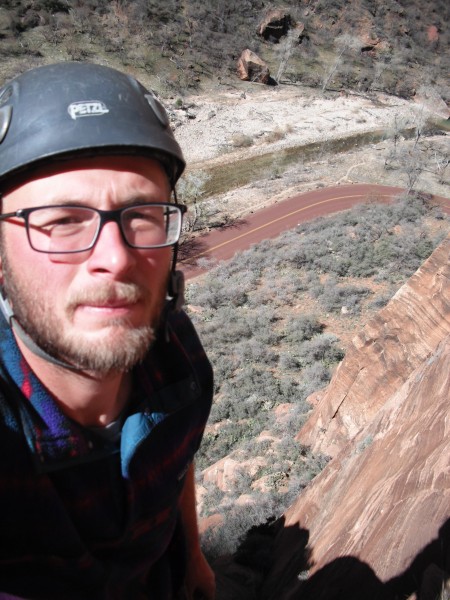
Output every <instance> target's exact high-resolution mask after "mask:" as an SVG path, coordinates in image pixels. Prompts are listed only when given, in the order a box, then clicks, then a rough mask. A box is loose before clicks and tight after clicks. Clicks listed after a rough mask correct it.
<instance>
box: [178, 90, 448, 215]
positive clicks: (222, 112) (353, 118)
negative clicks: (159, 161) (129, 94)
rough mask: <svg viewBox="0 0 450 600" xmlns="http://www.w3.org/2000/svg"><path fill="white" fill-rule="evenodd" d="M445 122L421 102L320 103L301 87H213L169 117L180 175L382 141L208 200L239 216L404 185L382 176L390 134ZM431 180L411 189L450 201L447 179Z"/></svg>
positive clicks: (396, 176) (359, 99) (339, 99)
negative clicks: (376, 134)
mask: <svg viewBox="0 0 450 600" xmlns="http://www.w3.org/2000/svg"><path fill="white" fill-rule="evenodd" d="M448 114H450V111H449V109H448V108H447V107H445V105H443V104H442V102H441V103H439V102H438V103H436V102H432V101H429V100H425V99H421V100H416V101H415V102H413V101H407V100H404V99H401V98H397V97H393V96H387V95H383V94H374V95H373V96H371V97H370V98H369V97H366V96H360V95H344V94H340V95H337V94H335V95H333V96H330V97H324V96H323V95H321V94H320V92H318V91H312V90H310V89H307V88H301V87H294V86H278V87H274V88H271V87H267V86H261V85H255V84H242V85H241V86H239V87H236V88H234V89H231V88H229V89H224V88H223V87H222V86H218V87H217V89H214V90H210V91H209V93H208V94H205V95H202V96H197V97H190V98H186V99H184V104H183V107H182V108H178V109H174V110H173V111H172V120H173V123H174V127H175V135H176V137H177V139H178V141H179V142H180V145H181V147H182V149H183V152H184V154H185V156H186V158H187V161H188V173H189V172H191V173H192V172H195V171H197V172H198V171H201V170H202V169H205V167H207V166H210V165H216V164H225V163H230V162H236V163H238V162H239V160H241V159H242V158H247V157H249V156H250V157H251V156H255V155H257V154H261V153H267V152H274V153H276V152H278V151H280V152H281V151H282V150H283V149H285V148H288V147H292V146H301V145H304V144H308V143H311V142H320V141H325V140H327V139H331V138H344V137H348V136H352V135H354V134H356V133H363V132H369V131H379V130H382V131H384V132H385V133H386V139H385V140H384V141H383V142H380V143H379V144H371V145H370V146H364V147H362V148H356V149H353V150H352V151H350V152H348V153H345V154H338V155H333V156H330V155H328V156H324V157H323V158H322V159H321V160H318V161H314V162H308V163H306V164H300V165H296V166H295V167H290V168H289V169H288V170H287V171H285V172H284V173H282V174H277V177H274V176H273V174H270V173H268V174H267V177H265V178H263V179H259V180H257V181H254V182H252V183H251V184H250V185H247V186H245V187H243V188H239V189H235V190H230V191H229V192H227V193H226V194H224V195H223V196H222V197H220V198H215V199H213V200H212V202H216V203H217V201H219V203H220V204H221V205H222V206H224V207H225V208H226V210H227V211H228V212H231V213H240V214H242V213H243V212H248V211H250V210H256V209H257V208H259V207H262V206H265V205H267V204H268V203H273V202H276V201H278V200H281V199H284V198H286V197H289V196H292V195H295V194H298V193H302V192H305V191H309V190H312V189H316V188H317V187H323V186H331V185H338V184H340V183H352V182H355V183H356V182H357V183H364V182H366V183H380V184H388V185H407V178H406V175H403V174H402V173H400V172H399V171H389V170H386V169H385V158H386V156H387V155H388V153H389V152H390V151H392V148H393V144H394V142H393V135H394V132H396V131H399V129H401V128H407V127H414V126H417V125H419V126H421V124H422V123H423V122H424V119H425V118H426V117H438V118H439V117H440V118H442V117H443V116H445V115H448ZM243 140H244V141H247V143H249V142H250V141H251V146H249V147H242V141H243ZM449 140H450V137H449V134H448V133H447V134H446V135H441V136H435V138H432V140H428V141H429V142H430V143H431V144H436V147H438V148H440V149H441V150H443V151H446V152H447V154H449V153H450V143H449ZM400 143H402V144H403V145H404V146H405V147H406V145H407V144H412V142H406V141H405V140H400ZM438 179H439V178H438V177H435V176H432V174H430V173H426V172H423V173H422V174H421V177H420V179H419V181H418V182H417V185H416V188H417V189H421V190H424V191H427V192H430V193H434V194H437V195H442V196H450V193H449V188H448V174H447V181H444V182H439V181H438Z"/></svg>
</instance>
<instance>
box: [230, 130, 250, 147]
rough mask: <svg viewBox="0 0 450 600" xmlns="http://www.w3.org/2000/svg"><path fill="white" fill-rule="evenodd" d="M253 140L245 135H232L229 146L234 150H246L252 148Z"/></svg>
mask: <svg viewBox="0 0 450 600" xmlns="http://www.w3.org/2000/svg"><path fill="white" fill-rule="evenodd" d="M253 143H254V141H253V138H252V137H251V136H250V135H246V134H245V133H234V134H233V135H232V136H231V144H232V145H233V146H234V147H235V148H248V147H250V146H253Z"/></svg>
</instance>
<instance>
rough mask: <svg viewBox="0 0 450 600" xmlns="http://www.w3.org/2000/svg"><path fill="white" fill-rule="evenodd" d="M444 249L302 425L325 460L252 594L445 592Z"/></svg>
mask: <svg viewBox="0 0 450 600" xmlns="http://www.w3.org/2000/svg"><path fill="white" fill-rule="evenodd" d="M449 256H450V237H449V238H447V239H446V240H445V241H444V242H443V243H442V244H441V245H440V247H439V248H438V249H437V250H436V251H435V252H434V253H433V255H432V256H431V257H430V258H429V259H428V261H427V262H426V263H425V264H424V265H423V266H422V267H421V268H420V269H419V270H418V271H417V273H416V274H415V275H414V276H413V277H412V278H411V279H410V281H409V282H408V283H407V284H406V285H405V286H403V287H402V289H401V290H400V291H399V292H398V293H397V294H396V296H395V297H394V298H393V300H392V301H391V302H390V303H389V305H388V306H387V307H386V308H385V309H384V310H382V311H381V312H380V313H379V314H378V315H377V316H376V317H375V318H374V319H373V320H372V321H371V322H370V323H369V324H368V325H367V327H366V328H365V329H364V330H363V332H362V333H361V334H360V335H358V336H356V338H355V339H354V342H353V348H352V349H351V350H350V352H348V354H347V357H346V358H345V360H344V361H343V363H342V364H341V366H340V368H339V370H338V371H337V372H336V374H335V377H334V378H333V380H332V382H331V383H330V385H329V387H328V388H327V390H326V391H325V393H324V394H323V396H322V399H321V400H320V402H319V403H318V405H317V406H316V409H315V410H314V412H313V415H312V417H311V419H310V420H309V421H308V423H307V424H306V425H305V427H304V428H303V429H302V431H301V432H300V436H299V437H300V439H301V441H302V442H303V443H311V444H312V445H313V447H314V449H315V450H319V451H322V452H327V453H328V454H330V455H332V456H333V457H334V458H333V459H332V460H331V461H330V463H328V465H327V467H326V468H325V469H324V471H323V472H322V473H321V475H320V476H319V477H317V478H316V479H315V480H314V481H313V482H312V484H311V485H310V486H309V487H308V488H307V489H306V490H304V492H303V493H302V494H301V495H300V496H299V498H298V500H297V502H296V503H295V504H294V505H293V506H292V507H291V508H290V509H289V510H288V511H287V513H286V514H285V515H284V517H283V519H282V527H281V528H280V530H279V532H278V534H277V536H276V537H275V540H274V548H273V556H274V557H275V561H274V564H273V566H272V568H271V571H270V572H269V574H268V576H267V577H266V578H265V584H264V588H263V589H264V591H263V593H262V594H261V598H264V599H265V600H275V599H276V600H280V599H285V600H294V599H297V598H298V599H299V600H370V599H373V600H375V599H376V600H380V599H383V600H384V599H389V600H396V599H398V600H400V599H406V598H408V599H410V600H412V599H420V600H425V599H429V600H437V599H438V598H439V599H441V598H449V597H450V595H448V593H447V592H446V591H445V590H446V586H449V583H450V575H449V573H450V410H449V408H450V263H449ZM442 594H447V595H442Z"/></svg>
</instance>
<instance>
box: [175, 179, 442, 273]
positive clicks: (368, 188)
mask: <svg viewBox="0 0 450 600" xmlns="http://www.w3.org/2000/svg"><path fill="white" fill-rule="evenodd" d="M402 191H403V188H400V187H392V186H381V185H366V184H354V185H345V186H336V187H329V188H322V189H320V190H315V191H313V192H307V193H305V194H300V195H299V196H294V197H292V198H288V199H287V200H283V201H282V202H278V203H276V204H273V205H271V206H268V207H266V208H263V209H262V210H259V211H257V212H254V213H252V214H249V215H246V217H245V219H242V220H240V221H238V222H236V223H235V224H233V226H230V227H225V228H221V229H214V230H213V231H211V232H209V233H206V234H204V235H201V236H199V237H198V238H196V239H195V240H194V242H193V245H192V247H189V248H188V249H185V250H184V251H183V252H186V253H187V257H183V256H182V257H181V260H180V266H181V268H182V269H183V271H184V273H185V276H186V279H192V278H193V277H196V276H197V275H200V274H201V273H204V272H205V269H204V268H201V267H199V266H198V264H197V261H198V259H199V258H214V259H216V260H228V259H230V258H232V257H233V256H234V254H235V253H236V252H238V251H239V250H245V249H247V248H249V247H250V246H251V245H253V244H256V243H257V242H260V241H261V240H264V239H270V238H274V237H277V236H278V235H280V233H282V232H283V231H286V230H288V229H293V228H294V227H296V226H297V225H298V224H299V223H304V222H305V221H310V220H312V219H315V218H317V217H320V216H323V215H327V214H331V213H334V212H338V211H342V210H346V209H348V208H351V207H352V206H355V205H356V204H359V203H361V202H366V201H367V200H368V199H369V198H373V199H376V200H377V201H379V202H380V201H381V202H389V201H391V200H392V198H394V197H396V196H398V195H399V194H400V193H401V192H402ZM434 200H435V202H436V203H438V204H440V205H441V206H442V208H443V210H444V211H445V212H447V213H449V214H450V199H448V198H442V197H435V198H434Z"/></svg>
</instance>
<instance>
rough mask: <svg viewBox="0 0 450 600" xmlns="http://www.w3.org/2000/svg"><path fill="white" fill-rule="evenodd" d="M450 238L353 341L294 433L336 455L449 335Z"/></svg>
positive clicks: (302, 440) (312, 444)
mask: <svg viewBox="0 0 450 600" xmlns="http://www.w3.org/2000/svg"><path fill="white" fill-rule="evenodd" d="M449 256H450V237H449V238H447V239H446V240H445V241H444V242H443V243H442V244H441V245H440V246H439V248H437V249H436V251H435V252H434V253H433V254H432V256H431V257H430V258H429V259H428V260H427V261H426V262H425V263H424V265H423V266H422V267H421V268H420V269H419V270H418V271H417V272H416V273H415V274H414V275H413V276H412V277H411V279H410V280H409V281H408V282H407V283H406V284H405V285H404V286H403V287H402V288H401V289H400V290H399V291H398V292H397V294H396V295H395V296H394V298H393V299H392V300H391V301H390V302H389V304H388V305H387V306H386V307H385V308H384V309H383V310H381V311H380V312H379V313H378V314H377V315H376V316H375V318H374V319H373V320H372V321H371V322H370V323H368V325H367V326H366V327H365V328H364V329H363V330H362V332H361V333H360V334H358V335H357V336H356V337H355V338H354V339H353V341H352V345H351V347H350V348H349V350H348V352H347V355H346V357H345V359H344V360H343V362H342V363H341V364H340V365H339V368H338V369H337V371H336V373H335V375H334V377H333V379H332V381H331V383H330V385H329V386H328V388H327V389H326V390H325V392H319V394H317V395H316V397H315V398H314V397H313V398H311V402H312V403H313V404H315V405H316V408H315V409H314V412H313V414H312V416H311V417H310V418H309V419H308V421H307V423H306V424H305V426H304V427H303V429H302V430H301V431H300V433H299V435H298V439H299V441H301V443H303V444H306V445H310V446H311V447H312V448H313V450H314V451H315V452H322V453H323V454H327V455H329V456H336V455H337V454H338V452H339V451H340V450H341V449H342V448H343V446H344V445H345V444H346V443H347V442H348V441H349V440H351V439H352V438H353V437H354V436H355V435H356V434H357V433H358V432H359V431H360V430H361V429H362V428H363V427H364V426H365V425H367V424H368V423H370V421H371V420H372V419H373V418H374V417H375V416H376V415H377V414H378V412H379V410H380V408H381V407H382V406H383V405H384V404H385V403H386V401H387V400H388V399H389V398H390V397H391V396H392V395H393V393H395V392H396V391H397V390H398V389H399V387H400V386H401V385H402V384H403V383H405V382H406V381H407V379H408V378H410V377H411V374H412V373H413V371H414V370H415V369H416V368H417V367H419V366H420V365H421V364H422V363H423V361H424V360H426V358H427V357H428V356H430V355H431V354H432V353H433V352H434V351H435V349H436V348H437V346H438V344H439V343H440V342H441V341H442V340H443V339H444V338H445V336H446V335H448V334H449V333H450V283H449V281H450V264H449Z"/></svg>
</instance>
